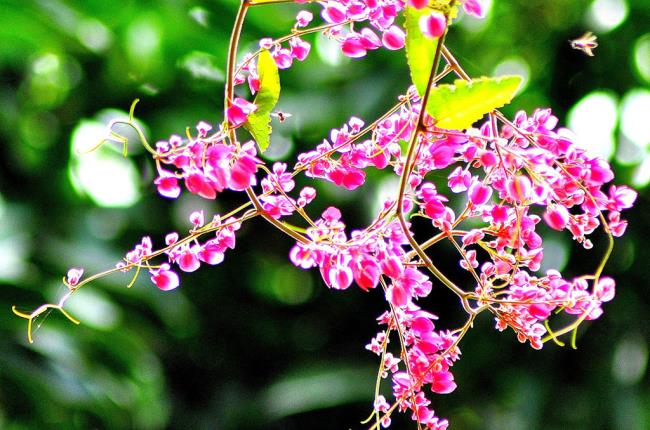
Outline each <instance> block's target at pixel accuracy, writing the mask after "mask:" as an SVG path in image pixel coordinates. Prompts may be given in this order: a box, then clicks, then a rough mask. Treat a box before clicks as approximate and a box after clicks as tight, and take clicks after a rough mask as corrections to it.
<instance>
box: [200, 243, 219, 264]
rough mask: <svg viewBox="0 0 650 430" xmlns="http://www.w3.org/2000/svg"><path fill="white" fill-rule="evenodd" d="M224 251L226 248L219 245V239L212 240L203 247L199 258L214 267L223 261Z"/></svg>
mask: <svg viewBox="0 0 650 430" xmlns="http://www.w3.org/2000/svg"><path fill="white" fill-rule="evenodd" d="M224 251H225V248H224V247H223V246H222V245H221V244H220V243H219V241H218V240H217V239H212V240H210V241H208V242H206V243H205V244H204V245H203V246H202V247H201V250H200V251H199V252H198V257H199V259H200V260H201V261H203V262H204V263H207V264H210V265H212V266H214V265H216V264H220V263H221V262H222V261H223V259H224Z"/></svg>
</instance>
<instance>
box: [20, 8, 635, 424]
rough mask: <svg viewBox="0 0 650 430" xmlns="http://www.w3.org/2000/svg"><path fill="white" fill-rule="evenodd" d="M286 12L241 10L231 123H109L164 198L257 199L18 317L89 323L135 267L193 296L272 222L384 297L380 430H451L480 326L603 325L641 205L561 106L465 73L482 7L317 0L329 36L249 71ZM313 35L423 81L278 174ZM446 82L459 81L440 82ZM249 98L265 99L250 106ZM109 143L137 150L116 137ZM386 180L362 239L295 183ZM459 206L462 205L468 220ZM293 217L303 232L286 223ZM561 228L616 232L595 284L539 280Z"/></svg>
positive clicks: (290, 48)
mask: <svg viewBox="0 0 650 430" xmlns="http://www.w3.org/2000/svg"><path fill="white" fill-rule="evenodd" d="M289 2H290V1H288V0H257V1H255V0H243V1H242V3H241V5H240V8H239V11H238V14H237V16H236V17H235V21H234V27H233V32H232V38H231V41H230V47H229V52H228V68H227V77H226V88H225V100H224V118H223V122H221V123H220V124H216V125H215V124H212V125H211V124H209V123H207V122H203V121H201V122H199V123H198V125H197V126H196V132H195V133H193V134H189V133H188V135H187V136H186V137H185V138H184V137H181V136H178V135H174V136H171V137H170V138H169V139H167V140H164V141H159V142H156V143H155V144H154V145H150V144H149V142H147V141H146V139H145V137H144V134H143V133H142V132H141V130H140V129H139V126H138V125H137V123H136V122H135V121H134V119H133V108H134V106H135V105H134V106H133V107H132V109H131V112H130V115H129V118H125V119H124V120H123V121H115V122H113V123H112V124H111V125H110V126H111V127H113V126H114V125H116V124H128V125H130V126H131V127H133V128H135V129H136V131H138V134H139V136H140V138H141V139H142V142H143V144H144V146H145V148H146V149H147V150H148V151H149V152H150V154H151V156H152V158H153V160H154V162H155V165H156V169H157V177H156V179H155V180H154V185H155V187H156V188H157V190H158V192H159V194H160V195H161V196H162V197H164V198H168V199H175V198H178V197H179V195H180V194H181V193H182V192H189V193H192V194H196V195H198V196H200V197H202V198H205V199H217V198H219V196H220V194H221V193H225V192H239V193H243V194H245V196H246V202H245V203H243V204H242V205H241V206H239V207H237V208H234V209H233V210H232V211H230V212H228V213H224V214H204V213H203V212H200V211H197V212H194V213H193V214H192V215H191V216H190V219H189V226H190V230H189V234H187V235H185V236H183V235H181V234H178V233H176V232H171V233H169V234H168V235H167V236H166V237H165V238H164V239H163V240H160V242H163V241H164V246H160V247H156V246H154V242H158V240H152V239H151V238H149V237H144V238H143V239H142V240H141V242H140V243H139V244H137V245H136V246H135V247H134V248H133V249H132V250H130V251H129V252H128V253H126V255H125V257H124V258H123V260H122V261H120V262H118V263H117V265H116V266H115V267H114V268H112V269H109V270H107V271H105V272H102V273H99V274H95V275H90V276H87V277H85V278H84V271H83V269H81V268H73V269H70V271H69V272H68V274H67V276H66V277H65V278H64V279H63V283H64V285H65V286H66V287H67V289H68V292H67V293H66V294H65V295H64V296H63V297H62V298H61V299H60V301H59V302H58V303H57V304H46V305H43V306H41V307H39V308H37V309H36V310H35V311H33V312H31V313H25V312H22V311H19V310H17V309H16V308H15V307H14V312H15V313H16V314H17V315H18V316H20V317H23V318H26V319H27V320H28V321H29V328H28V329H29V331H28V335H29V340H30V342H31V341H32V333H31V327H32V323H33V321H34V320H35V319H36V318H37V317H39V316H40V315H41V314H42V313H43V312H45V311H47V310H49V309H57V310H59V311H61V312H62V313H63V314H64V315H65V316H67V317H68V318H69V319H70V320H71V321H73V322H75V323H78V321H77V320H75V319H74V318H73V317H72V316H71V315H69V314H68V313H67V311H66V310H65V308H64V307H65V304H66V302H67V301H68V300H69V299H71V298H72V297H73V295H74V293H75V292H76V291H77V290H78V289H80V288H82V287H87V286H88V285H89V284H90V283H92V282H93V281H94V280H96V279H97V278H99V277H103V276H107V275H110V274H112V273H116V272H120V271H121V272H131V273H133V281H132V282H131V284H130V285H133V282H134V281H135V279H136V278H137V277H138V276H139V275H140V274H141V273H142V272H143V271H145V272H148V274H149V278H150V280H151V282H152V283H153V284H154V285H155V286H157V287H158V288H159V289H161V290H163V291H169V290H173V289H175V288H178V287H179V285H180V284H181V282H180V281H181V276H180V273H181V272H185V273H189V272H194V271H196V270H198V269H199V268H200V267H201V266H202V265H217V264H220V263H221V262H222V261H223V260H224V258H226V254H227V253H228V254H230V252H229V250H232V249H234V248H235V245H236V235H237V231H238V230H239V229H240V226H241V225H242V223H245V222H249V221H250V220H252V219H255V218H263V219H265V220H266V221H267V222H268V223H270V224H271V225H272V226H274V227H275V228H277V229H279V230H280V231H282V232H284V233H286V234H287V235H289V236H290V237H291V238H293V239H294V240H295V242H296V243H295V245H294V246H293V248H292V249H291V250H289V251H288V256H289V260H290V261H291V263H293V264H294V265H295V266H297V267H298V268H300V269H312V268H314V269H318V270H319V271H320V274H321V276H322V279H323V282H324V284H325V285H326V286H327V287H329V288H331V289H335V290H345V289H348V288H351V287H353V286H354V285H356V287H358V288H361V289H362V290H364V291H368V292H369V293H371V294H380V295H382V296H383V297H385V300H386V311H385V312H384V313H383V314H381V315H379V317H378V318H377V321H378V323H379V326H380V328H379V331H378V332H377V334H376V335H375V336H374V337H372V339H371V340H370V341H369V343H368V345H366V348H367V349H368V350H369V351H371V352H372V353H374V354H376V355H377V356H378V357H379V369H378V372H377V383H376V386H375V387H369V388H368V389H369V390H370V391H372V390H374V393H375V401H374V404H373V405H372V406H371V409H372V412H371V414H370V417H369V418H368V419H367V420H366V421H365V423H366V424H367V425H369V426H370V428H372V429H378V428H380V427H384V428H385V427H388V426H389V425H390V421H391V415H392V414H393V413H394V412H395V411H400V412H407V413H409V414H410V416H411V417H412V418H413V420H414V421H416V422H417V425H418V428H427V429H436V430H443V429H446V428H447V426H448V422H447V420H446V419H444V418H440V417H439V416H438V414H437V412H435V411H434V410H433V409H432V408H431V398H432V396H435V395H438V394H446V393H449V392H452V391H453V390H454V389H456V382H455V379H454V375H453V373H452V368H453V365H454V364H455V363H456V361H457V360H459V359H460V355H461V352H460V342H461V340H462V339H463V336H464V335H465V334H466V333H467V332H468V330H469V329H470V328H471V327H472V323H473V321H474V319H475V318H476V316H477V315H479V314H480V313H483V312H489V313H491V314H492V315H493V317H494V321H495V324H496V328H497V329H498V330H500V331H504V330H511V331H513V332H514V333H515V335H516V336H517V338H518V339H519V341H520V342H527V343H529V344H530V345H531V346H532V347H533V348H535V349H541V348H542V347H543V345H544V343H546V342H549V341H553V342H555V343H557V344H559V345H563V344H564V342H565V340H564V339H565V337H566V336H565V335H567V334H569V335H571V336H570V341H571V342H572V343H574V342H575V333H576V331H577V330H578V327H579V326H580V324H581V323H582V322H583V321H585V320H593V319H596V318H598V317H600V316H601V314H602V312H603V311H602V305H603V303H605V302H608V301H610V300H612V299H613V297H614V292H615V283H614V280H613V279H612V278H610V277H607V276H604V275H603V271H604V268H605V264H606V262H607V259H608V258H609V255H610V253H611V250H612V246H613V238H614V237H619V236H621V235H623V234H624V233H625V229H626V226H627V223H626V221H625V220H624V219H622V218H621V212H622V211H623V210H625V209H629V208H630V207H632V205H633V203H634V201H635V199H636V192H635V191H633V190H632V189H630V188H628V187H626V186H624V185H622V186H616V185H608V184H609V183H610V182H611V181H612V180H613V179H614V174H613V172H612V170H611V168H610V166H609V165H608V164H607V162H606V161H605V160H603V159H600V158H598V157H595V156H592V155H590V154H589V152H588V151H585V150H584V149H581V148H579V147H578V146H576V145H575V144H574V139H573V137H572V134H571V133H570V132H569V131H568V130H566V129H564V128H560V127H558V119H557V118H556V117H555V116H553V114H552V113H551V111H550V109H538V110H536V111H535V112H532V113H530V114H527V113H524V112H519V113H517V114H516V116H515V117H514V119H508V118H507V117H506V116H504V115H503V114H502V113H501V112H500V111H499V109H500V108H501V107H502V106H504V105H506V104H509V103H510V102H511V101H512V99H513V98H514V97H515V95H516V93H517V91H518V89H519V86H520V84H521V78H519V77H517V76H505V77H499V78H491V77H470V76H469V75H468V74H467V73H466V72H465V71H464V69H463V68H462V66H461V65H460V63H459V62H458V61H457V60H456V58H455V56H454V54H453V53H452V52H451V51H450V50H449V49H448V48H447V46H446V45H445V39H446V38H447V37H448V35H449V34H450V32H451V31H452V29H453V22H454V20H455V19H456V17H457V15H458V14H459V13H466V14H470V15H474V16H476V17H483V16H484V14H485V12H484V9H483V7H482V5H481V2H480V1H478V0H464V1H454V0H424V1H415V0H409V1H408V2H405V1H404V0H382V1H377V0H364V1H357V0H341V1H325V2H319V3H318V5H320V8H321V10H320V17H321V19H322V22H321V23H314V15H313V13H312V12H310V11H308V10H303V11H301V12H299V13H298V15H297V17H296V22H295V25H294V26H293V28H292V29H291V30H290V32H289V34H287V35H286V36H283V37H279V38H276V39H272V38H264V39H262V40H260V43H259V49H258V50H256V51H255V52H250V53H248V54H246V55H245V56H243V61H242V62H240V63H239V64H237V63H236V58H238V56H239V52H238V42H239V38H240V36H241V32H242V28H243V24H244V20H245V16H246V12H247V11H248V9H250V8H252V7H275V5H277V4H278V3H289ZM296 3H307V2H306V1H296ZM312 33H321V34H323V35H324V36H325V37H327V38H329V39H331V40H332V41H334V42H336V43H337V44H338V46H339V48H340V50H341V52H342V53H343V54H344V55H347V56H348V57H351V58H357V59H360V58H363V57H365V56H367V55H368V54H369V53H370V52H371V51H374V50H377V49H382V48H384V49H388V50H402V49H404V50H405V51H406V62H407V64H408V67H409V70H410V73H411V79H412V82H405V83H404V92H403V95H401V96H400V97H399V99H398V100H397V101H396V102H395V104H394V105H393V106H392V107H391V108H390V109H388V110H387V111H386V113H385V114H383V115H382V116H381V117H379V118H377V119H374V120H370V121H368V120H363V119H360V118H357V117H351V118H350V119H349V120H348V121H347V122H346V123H345V124H342V125H341V126H340V127H338V128H336V129H333V130H331V132H330V134H329V136H328V137H327V138H325V139H324V140H323V141H322V142H320V143H318V144H316V145H314V146H313V147H312V148H311V149H308V150H306V151H305V152H302V153H300V154H298V155H297V158H296V160H295V162H293V164H290V163H289V162H276V163H274V164H273V165H267V163H266V162H265V161H264V159H263V154H264V151H265V150H266V149H267V147H268V146H269V145H270V144H272V143H271V136H272V129H271V126H270V122H271V118H272V117H273V116H275V117H277V118H279V115H280V114H279V113H276V112H274V109H275V105H276V103H277V102H278V99H279V97H280V92H281V85H280V71H281V70H284V69H288V68H290V67H298V64H299V62H301V61H303V60H305V58H307V57H308V56H309V54H310V51H311V45H310V43H309V42H308V41H307V40H306V38H305V36H307V35H309V34H312ZM452 34H453V32H452ZM449 37H452V36H449ZM449 75H455V77H456V78H457V80H455V81H453V83H441V81H442V80H443V79H444V78H446V77H448V76H449ZM243 86H248V89H249V90H250V93H251V94H253V96H254V97H251V98H252V100H251V99H247V98H245V97H243V96H241V95H237V92H238V88H240V87H243ZM240 92H241V93H242V94H243V93H245V91H240ZM110 136H111V138H112V139H114V140H118V141H120V142H124V140H123V138H122V137H121V136H120V135H118V134H117V133H116V132H115V131H112V132H111V135H110ZM371 169H373V170H383V171H385V172H387V174H388V175H390V174H392V175H395V176H396V177H397V178H398V181H397V183H398V186H397V187H396V189H395V190H394V192H393V194H392V195H391V196H390V198H388V199H386V200H385V201H384V202H383V205H382V207H381V209H380V211H379V212H378V213H376V214H375V216H374V219H373V221H372V222H371V223H370V224H369V225H368V226H366V227H365V228H361V229H358V230H354V231H349V230H348V229H347V228H346V223H345V221H344V219H345V216H344V214H343V213H342V212H341V211H340V210H339V209H338V208H336V207H334V206H329V207H328V208H327V209H326V210H325V211H323V212H322V213H320V214H317V215H315V214H313V211H312V210H310V204H311V203H312V202H313V201H314V200H315V199H316V198H317V190H316V188H315V187H312V186H305V187H302V188H297V187H296V181H295V178H296V177H297V176H298V175H303V176H305V177H307V178H309V179H311V180H314V181H325V182H330V183H332V184H335V185H336V186H338V187H340V188H342V189H345V190H354V189H357V188H359V187H363V186H364V185H366V182H367V179H368V176H367V174H366V172H367V171H368V170H371ZM432 173H435V176H436V177H439V176H440V175H441V174H443V175H444V176H445V177H446V186H441V185H440V183H438V184H436V183H435V181H434V180H433V179H432V177H433V176H434V175H432ZM450 201H455V202H458V201H460V202H462V207H460V209H459V208H456V209H454V208H453V207H452V205H451V204H450ZM326 206H327V205H326ZM290 216H292V217H294V218H292V220H293V219H296V218H298V219H299V220H300V222H301V225H296V223H293V222H292V223H289V222H287V219H288V217H290ZM413 217H420V218H424V219H426V220H428V225H429V226H430V228H429V233H430V234H429V235H428V237H424V238H423V237H416V236H415V235H414V233H413V231H412V226H411V221H412V219H413ZM543 226H545V227H543ZM546 228H550V229H553V230H557V231H560V232H565V233H566V234H568V235H570V236H571V237H572V238H573V240H575V241H576V242H578V243H579V244H581V245H582V246H583V247H584V248H585V249H590V248H592V247H593V246H594V244H593V242H592V241H591V239H590V237H591V235H592V234H593V233H594V232H596V231H597V230H599V231H602V232H603V233H604V234H605V235H606V236H607V237H608V242H607V246H606V248H605V249H604V250H602V251H601V254H602V256H603V257H602V259H601V260H600V261H599V263H598V264H596V265H595V267H594V269H593V272H591V273H589V274H585V275H583V276H580V277H577V278H573V279H567V278H565V277H564V276H563V275H562V274H561V273H560V272H559V271H557V270H548V271H546V272H545V273H540V271H539V269H540V267H541V263H542V260H543V259H544V241H543V237H542V235H543V234H544V230H545V229H546ZM441 243H448V244H451V245H452V246H453V249H455V250H456V252H457V258H458V265H459V266H460V267H461V268H462V269H463V270H465V271H466V272H467V273H468V276H469V277H470V279H471V280H472V281H471V282H466V283H464V284H460V283H458V282H456V281H454V280H453V279H451V278H450V276H449V275H448V274H447V272H449V270H445V268H444V267H441V265H440V264H439V262H438V261H436V257H435V253H433V252H431V251H432V250H434V249H435V248H436V246H437V245H439V244H441ZM591 252H594V251H591ZM130 285H129V286H130ZM433 288H443V289H447V290H448V291H449V292H450V293H451V294H453V295H455V296H456V297H457V299H458V305H459V306H458V311H459V312H461V313H463V314H464V315H466V320H465V323H464V324H463V325H462V326H460V327H458V328H456V329H454V330H444V329H438V328H437V327H436V324H437V320H438V317H437V316H436V315H435V313H433V310H430V309H425V308H423V307H422V306H420V305H419V303H420V299H422V298H424V297H427V296H428V295H429V294H430V293H431V291H432V289H433ZM557 313H564V314H568V315H570V316H572V317H573V320H572V322H571V323H569V324H568V325H566V326H563V327H559V328H552V321H551V322H549V320H552V319H553V316H554V315H555V314H557ZM368 317H369V318H376V317H377V316H376V315H374V316H373V315H369V316H368ZM470 359H471V358H470Z"/></svg>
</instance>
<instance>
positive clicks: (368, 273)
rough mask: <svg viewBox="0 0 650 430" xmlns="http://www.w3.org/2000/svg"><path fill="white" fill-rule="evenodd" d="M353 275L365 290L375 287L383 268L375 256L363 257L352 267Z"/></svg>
mask: <svg viewBox="0 0 650 430" xmlns="http://www.w3.org/2000/svg"><path fill="white" fill-rule="evenodd" d="M352 275H353V276H354V281H355V282H356V283H357V285H358V286H359V287H360V288H361V289H362V290H364V291H368V290H369V289H371V288H375V287H376V286H377V284H378V283H379V277H380V276H381V268H380V267H379V264H377V261H375V259H374V258H368V257H366V258H363V259H361V260H359V261H358V262H357V263H356V264H355V265H354V266H353V268H352Z"/></svg>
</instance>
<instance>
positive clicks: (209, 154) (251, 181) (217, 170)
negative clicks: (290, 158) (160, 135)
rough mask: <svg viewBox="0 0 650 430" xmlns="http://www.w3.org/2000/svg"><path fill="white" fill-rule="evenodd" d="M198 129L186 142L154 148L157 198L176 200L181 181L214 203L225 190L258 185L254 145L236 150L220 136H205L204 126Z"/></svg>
mask: <svg viewBox="0 0 650 430" xmlns="http://www.w3.org/2000/svg"><path fill="white" fill-rule="evenodd" d="M197 129H198V130H199V133H198V136H197V137H196V138H194V139H191V140H189V141H184V140H183V139H182V138H181V137H180V136H177V135H174V136H172V137H171V138H170V139H169V140H168V141H160V142H158V143H157V144H156V149H157V154H156V156H155V158H156V161H157V166H158V177H157V178H156V180H155V181H154V184H155V185H156V187H157V188H158V192H159V193H160V195H162V196H164V197H167V198H172V199H175V198H177V197H178V196H179V195H180V193H181V185H180V182H181V181H183V183H184V185H185V188H187V190H188V191H189V192H191V193H193V194H197V195H199V196H201V197H203V198H205V199H214V198H216V197H217V193H220V192H222V191H223V190H225V189H229V190H232V191H243V190H245V189H246V188H248V187H250V186H252V185H255V184H256V183H257V181H256V177H255V173H256V172H257V164H258V163H261V162H262V161H261V160H260V159H259V158H257V149H256V146H255V142H253V141H249V142H247V143H244V144H243V145H241V146H239V145H232V144H229V143H227V141H226V140H225V138H224V136H223V134H222V133H217V134H215V135H213V136H208V135H207V133H208V132H209V131H210V130H211V127H210V126H209V125H207V124H206V123H204V122H201V123H200V124H199V126H197ZM164 166H169V167H168V169H169V168H171V169H174V170H168V169H166V168H165V167H164Z"/></svg>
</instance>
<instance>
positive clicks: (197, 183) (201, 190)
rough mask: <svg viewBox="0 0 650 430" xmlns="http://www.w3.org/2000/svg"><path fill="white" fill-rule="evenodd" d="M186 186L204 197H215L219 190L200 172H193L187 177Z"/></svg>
mask: <svg viewBox="0 0 650 430" xmlns="http://www.w3.org/2000/svg"><path fill="white" fill-rule="evenodd" d="M185 186H186V187H187V189H188V190H189V192H190V193H192V194H197V195H199V196H201V197H203V198H204V199H215V198H216V197H217V192H216V191H215V189H214V187H213V186H212V184H210V182H209V181H208V180H207V179H206V178H205V176H204V175H203V174H201V173H199V172H196V173H192V174H190V175H188V176H187V177H186V178H185Z"/></svg>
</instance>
